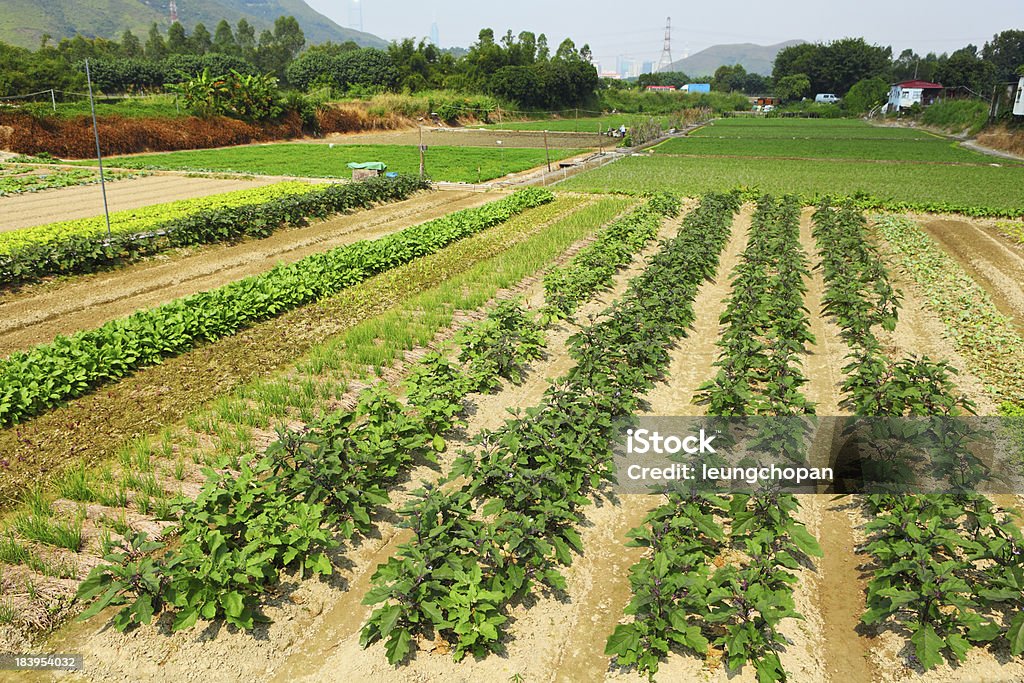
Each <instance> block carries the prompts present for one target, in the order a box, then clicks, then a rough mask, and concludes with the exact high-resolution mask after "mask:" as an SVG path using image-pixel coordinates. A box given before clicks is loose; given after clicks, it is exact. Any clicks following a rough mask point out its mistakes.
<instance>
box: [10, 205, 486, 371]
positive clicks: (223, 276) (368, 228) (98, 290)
mask: <svg viewBox="0 0 1024 683" xmlns="http://www.w3.org/2000/svg"><path fill="white" fill-rule="evenodd" d="M495 198H496V197H495V195H494V194H483V193H474V192H465V191H463V192H454V191H452V192H449V191H445V192H431V193H424V194H419V195H417V196H415V197H413V198H411V199H407V200H405V201H402V202H395V203H392V204H386V205H383V206H380V207H377V208H373V209H368V210H364V211H356V212H354V213H350V214H345V215H341V216H337V217H335V218H331V219H328V220H326V221H318V222H316V223H313V224H312V225H309V226H306V227H303V228H293V229H288V230H282V231H279V232H277V233H275V234H273V235H271V236H270V237H267V238H265V239H261V240H248V241H245V242H242V243H240V244H234V245H212V246H209V247H204V248H201V249H198V250H196V251H194V252H189V253H185V254H179V255H178V256H161V257H157V258H153V259H149V260H146V261H144V262H142V263H138V264H136V265H133V266H129V267H127V268H122V269H119V270H115V271H111V272H108V273H98V274H94V275H88V276H82V277H76V278H70V279H67V280H63V281H58V282H53V283H50V284H49V285H47V286H44V287H34V288H28V289H26V290H24V291H23V292H21V293H18V294H13V295H9V296H7V297H4V298H2V299H0V357H2V356H6V355H9V354H10V353H12V352H14V351H19V350H24V349H27V348H30V347H31V346H33V345H35V344H40V343H45V342H49V341H52V340H53V339H54V337H56V336H57V335H58V334H71V333H73V332H75V331H78V330H85V329H92V328H95V327H98V326H100V325H102V324H103V323H105V322H108V321H110V320H113V319H115V318H118V317H121V316H124V315H128V314H130V313H132V312H134V311H136V310H139V309H143V308H150V307H153V306H158V305H160V304H163V303H166V302H168V301H171V300H173V299H176V298H179V297H182V296H186V295H189V294H194V293H196V292H202V291H209V290H212V289H216V288H217V287H220V286H221V285H224V284H227V283H230V282H234V281H236V280H240V279H242V278H244V277H248V276H251V275H257V274H260V273H263V272H266V271H268V270H270V269H271V268H273V267H274V266H276V265H277V264H279V263H294V262H295V261H298V260H299V259H302V258H304V257H306V256H309V255H310V254H314V253H318V252H323V251H327V250H329V249H333V248H335V247H339V246H342V245H345V244H351V243H353V242H356V241H359V240H365V239H375V238H377V237H381V236H383V235H386V234H388V233H391V232H395V231H397V230H400V229H403V228H406V227H408V226H409V225H412V224H415V223H422V222H425V221H428V220H431V219H434V218H438V217H440V216H443V215H445V214H448V213H451V212H452V211H457V210H459V209H466V208H471V207H475V206H479V205H481V204H484V203H486V202H489V201H493V200H494V199H495Z"/></svg>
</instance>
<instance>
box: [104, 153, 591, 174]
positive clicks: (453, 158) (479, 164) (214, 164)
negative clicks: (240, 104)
mask: <svg viewBox="0 0 1024 683" xmlns="http://www.w3.org/2000/svg"><path fill="white" fill-rule="evenodd" d="M582 152H583V150H573V149H558V150H556V149H552V150H551V160H552V161H555V160H557V159H564V158H566V157H570V156H574V155H576V154H580V153H582ZM365 161H382V162H384V163H385V164H387V166H388V170H389V171H397V172H398V173H400V174H406V175H408V174H415V173H419V152H418V150H417V148H416V147H415V146H413V145H336V146H334V147H330V146H329V145H325V144H310V143H288V144H278V145H249V146H245V147H231V148H227V149H208V150H198V151H189V152H171V153H168V154H144V155H140V156H131V157H121V158H112V159H110V162H109V163H110V165H111V166H116V167H119V168H159V169H169V170H185V171H224V172H237V173H252V174H256V175H283V176H300V177H309V178H348V177H351V175H352V171H351V170H350V169H349V168H348V166H347V164H348V163H349V162H365ZM544 162H545V156H544V150H543V149H523V148H508V149H496V148H495V149H492V148H489V147H430V148H429V149H428V150H427V158H426V168H427V175H428V176H429V177H430V178H432V179H433V180H447V181H451V182H467V183H475V182H482V181H485V180H492V179H494V178H499V177H501V176H504V175H506V174H508V173H517V172H519V171H525V170H527V169H530V168H534V167H536V166H540V165H542V164H543V163H544Z"/></svg>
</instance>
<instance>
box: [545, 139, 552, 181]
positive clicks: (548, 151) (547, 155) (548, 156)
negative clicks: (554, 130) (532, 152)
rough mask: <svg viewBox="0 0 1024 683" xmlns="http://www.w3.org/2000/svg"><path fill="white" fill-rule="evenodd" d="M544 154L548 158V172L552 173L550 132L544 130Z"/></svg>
mask: <svg viewBox="0 0 1024 683" xmlns="http://www.w3.org/2000/svg"><path fill="white" fill-rule="evenodd" d="M544 156H546V157H547V158H548V173H551V150H550V149H548V132H547V131H544Z"/></svg>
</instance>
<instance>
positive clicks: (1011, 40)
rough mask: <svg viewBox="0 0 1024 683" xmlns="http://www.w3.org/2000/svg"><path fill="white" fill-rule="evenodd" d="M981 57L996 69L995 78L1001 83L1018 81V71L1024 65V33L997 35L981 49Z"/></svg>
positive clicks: (1008, 32) (1019, 31)
mask: <svg viewBox="0 0 1024 683" xmlns="http://www.w3.org/2000/svg"><path fill="white" fill-rule="evenodd" d="M981 56H982V58H983V59H984V60H985V61H986V62H990V63H991V64H992V65H993V66H994V67H995V78H996V80H997V81H1000V82H1007V81H1013V80H1016V78H1014V77H1015V76H1016V75H1017V70H1018V68H1019V67H1020V65H1021V64H1024V31H1022V30H1012V31H1003V32H1002V33H997V34H996V35H995V36H993V37H992V40H991V41H989V42H987V43H985V45H984V47H982V48H981Z"/></svg>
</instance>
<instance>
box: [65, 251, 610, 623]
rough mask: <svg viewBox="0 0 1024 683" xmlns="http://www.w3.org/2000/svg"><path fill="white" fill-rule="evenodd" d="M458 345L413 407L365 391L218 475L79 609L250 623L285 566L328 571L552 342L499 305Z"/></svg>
mask: <svg viewBox="0 0 1024 683" xmlns="http://www.w3.org/2000/svg"><path fill="white" fill-rule="evenodd" d="M606 233H607V231H606ZM597 288H598V285H597V284H595V285H594V286H593V290H592V291H595V292H596V291H597ZM545 317H546V316H545ZM455 343H456V345H457V346H458V347H459V349H460V350H459V353H458V362H457V363H452V362H450V361H449V360H448V359H447V358H445V357H444V356H442V355H440V354H436V353H434V354H429V355H428V356H427V357H425V358H424V359H423V360H421V361H420V362H419V363H418V364H417V365H416V366H415V367H414V368H413V370H412V372H411V373H410V375H409V376H408V378H407V379H406V381H405V382H404V387H405V390H406V400H407V405H403V404H401V403H399V402H398V401H397V400H396V399H395V398H394V397H393V396H391V395H389V394H387V393H386V392H384V391H383V390H381V389H379V388H377V389H374V390H369V391H367V392H364V393H363V394H362V396H361V398H360V402H359V404H358V406H357V408H356V409H355V410H354V411H341V412H336V413H333V414H331V415H329V416H327V417H325V418H324V419H322V420H321V421H319V422H318V423H317V424H315V425H312V426H311V427H310V428H309V429H307V430H303V431H295V430H288V429H282V430H281V432H280V434H279V439H278V441H277V442H275V443H274V444H272V445H271V446H270V447H269V448H268V449H267V451H266V453H265V454H264V456H263V457H262V458H261V459H260V460H259V461H258V462H257V463H256V464H255V465H252V466H250V465H247V464H245V463H235V466H236V467H238V468H239V470H240V471H239V472H238V473H237V474H232V473H216V472H213V471H209V472H208V473H207V474H208V481H207V483H206V486H205V487H204V489H203V491H202V492H201V493H200V495H199V496H198V498H197V499H196V500H195V501H180V502H179V505H180V507H181V513H182V514H181V521H180V523H179V525H178V529H177V533H178V534H179V535H180V537H181V539H182V541H183V542H182V543H180V544H176V547H177V548H179V549H178V550H176V551H172V552H171V553H170V554H169V555H168V556H165V557H154V553H156V552H157V551H159V550H160V549H161V548H162V547H163V544H161V543H156V542H151V541H148V540H147V539H146V538H145V537H144V536H136V537H135V538H133V539H130V540H129V539H126V540H125V543H123V544H122V546H121V547H120V548H110V549H109V551H108V553H107V555H106V558H105V560H106V562H107V563H108V564H105V565H102V566H100V567H98V568H97V569H95V570H94V571H93V572H92V573H91V574H90V576H89V577H88V579H87V580H86V581H85V582H83V584H82V585H81V587H80V588H79V592H78V597H79V599H81V600H92V599H95V601H94V602H93V604H92V605H91V606H90V608H89V609H88V610H87V611H86V612H85V613H83V615H82V618H86V619H87V618H89V617H91V616H93V615H95V614H97V613H98V612H99V611H101V610H102V609H103V608H104V607H106V606H108V605H126V606H125V607H124V608H123V609H122V610H121V611H120V612H119V613H118V614H117V616H115V618H114V625H115V627H116V628H118V629H121V630H123V629H125V628H128V627H130V626H132V625H133V624H139V623H149V622H150V621H151V619H152V617H153V615H154V614H156V613H159V612H161V611H169V612H173V613H175V619H174V623H173V628H175V629H182V628H187V627H189V626H190V625H192V624H194V623H195V622H196V620H197V619H199V618H200V617H201V618H204V619H213V618H217V617H222V618H224V619H225V620H226V621H227V622H228V623H231V624H233V625H235V626H238V627H241V628H247V629H248V628H252V626H253V624H254V623H255V621H256V620H257V619H259V618H261V617H262V614H261V607H260V605H261V602H262V596H261V593H262V592H263V590H264V589H265V588H266V587H267V586H268V585H270V584H272V583H274V582H275V581H277V580H278V578H279V576H280V572H281V571H283V570H287V569H291V568H302V569H303V570H309V571H311V572H312V573H320V574H326V573H330V572H331V571H332V567H331V563H330V561H329V560H328V558H327V555H326V554H325V553H326V552H327V551H328V550H329V549H330V548H331V547H332V546H333V545H335V543H336V542H335V540H334V535H335V533H336V534H338V535H340V536H341V537H342V538H344V539H349V538H351V537H352V536H353V535H354V534H356V533H359V534H366V533H368V532H369V531H370V530H371V528H372V526H373V525H372V523H371V519H370V515H371V513H372V512H373V511H374V509H375V508H377V507H378V506H380V505H382V504H385V503H387V502H388V499H389V498H388V494H387V486H388V485H389V484H391V483H393V482H394V479H395V477H396V475H398V474H399V472H401V471H403V470H405V469H407V468H408V467H409V466H410V465H411V464H412V463H413V462H414V461H416V460H417V459H426V460H434V459H435V457H434V454H435V453H436V452H439V451H441V450H444V448H446V444H445V442H444V438H445V436H446V435H447V434H449V433H450V432H452V431H453V430H455V429H458V428H461V427H464V425H465V422H464V418H465V415H466V412H467V405H466V398H467V396H468V395H469V394H470V393H471V392H474V391H493V390H496V389H498V388H499V387H500V380H501V378H504V379H506V380H511V381H518V380H520V379H521V378H522V377H523V375H524V372H525V370H526V365H527V364H528V363H530V362H531V361H533V360H536V359H537V358H538V357H539V356H540V355H541V354H542V352H543V347H544V344H545V339H544V333H543V330H542V328H541V326H540V324H539V323H538V321H536V320H534V319H532V318H531V317H529V316H528V315H526V314H525V313H524V312H523V311H522V309H521V308H520V307H519V306H518V304H516V303H515V302H503V303H499V304H498V305H497V306H495V307H494V308H493V309H492V311H491V312H490V313H489V315H488V316H487V318H486V319H485V320H483V321H481V322H480V323H478V324H475V325H472V326H470V327H469V328H466V329H464V330H462V331H460V333H459V334H458V335H457V336H456V338H455ZM212 521H215V522H216V524H215V527H216V528H215V529H213V530H212V531H211V529H210V526H211V524H210V523H211V522H212ZM252 529H256V530H257V532H258V533H253V532H252V531H251V530H252ZM325 530H326V532H325ZM207 558H209V559H207Z"/></svg>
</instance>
